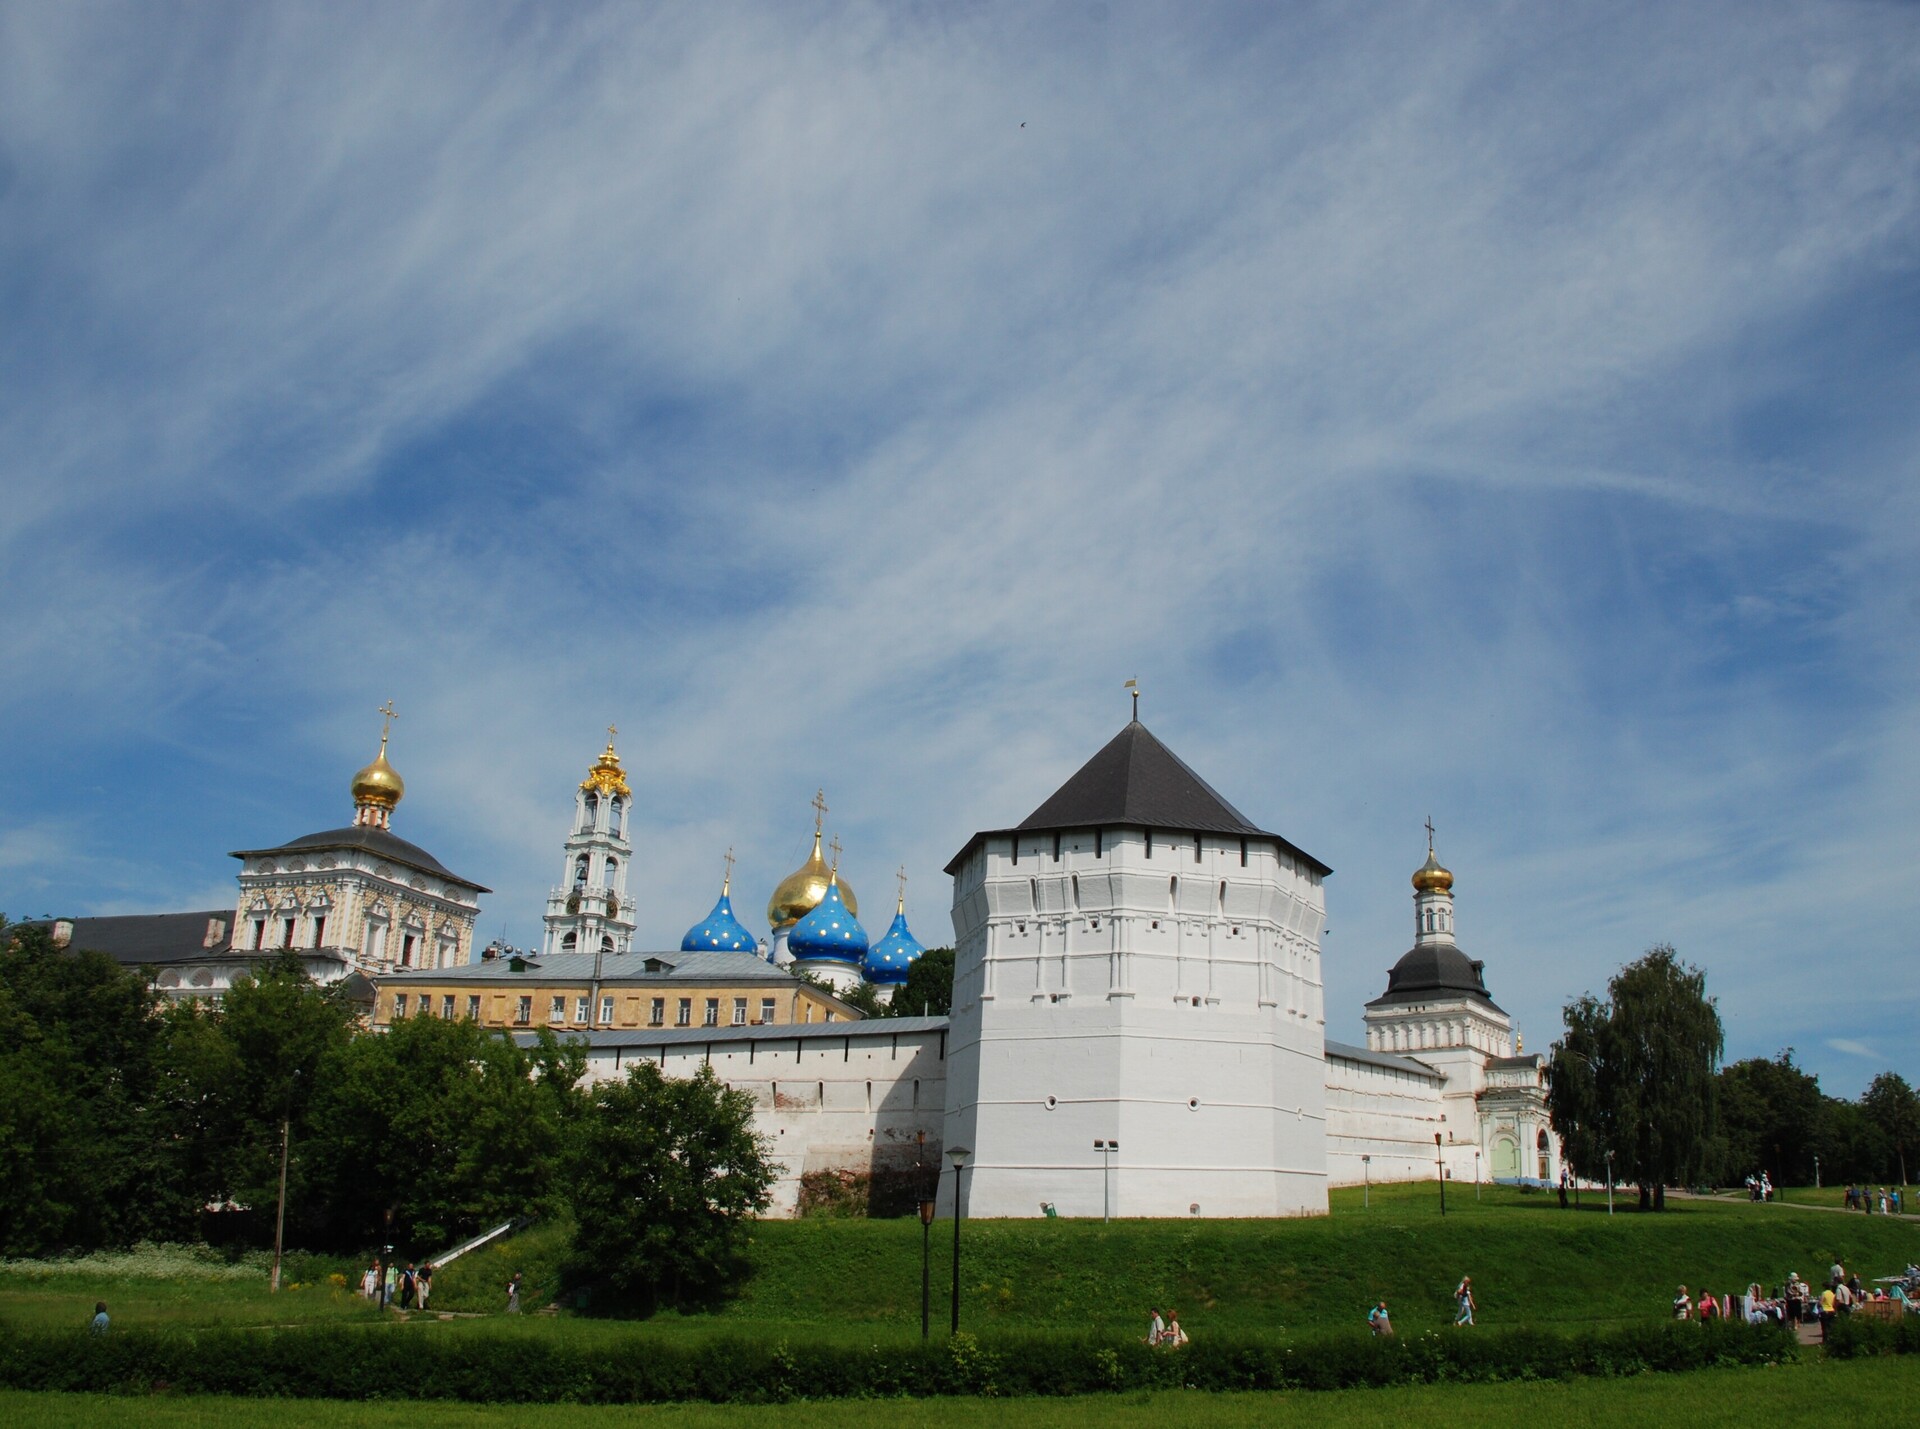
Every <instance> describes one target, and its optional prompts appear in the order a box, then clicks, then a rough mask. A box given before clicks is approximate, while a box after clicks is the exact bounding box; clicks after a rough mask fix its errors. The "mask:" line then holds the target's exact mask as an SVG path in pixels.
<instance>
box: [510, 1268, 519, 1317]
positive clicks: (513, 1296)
mask: <svg viewBox="0 0 1920 1429" xmlns="http://www.w3.org/2000/svg"><path fill="white" fill-rule="evenodd" d="M507 1313H508V1314H509V1315H518V1314H519V1313H520V1272H519V1271H517V1270H516V1271H514V1272H513V1279H511V1280H509V1281H508V1282H507Z"/></svg>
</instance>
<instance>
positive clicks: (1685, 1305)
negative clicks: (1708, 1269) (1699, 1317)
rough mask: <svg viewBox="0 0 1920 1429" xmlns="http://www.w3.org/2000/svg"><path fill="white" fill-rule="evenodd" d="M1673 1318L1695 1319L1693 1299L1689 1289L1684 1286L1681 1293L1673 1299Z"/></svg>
mask: <svg viewBox="0 0 1920 1429" xmlns="http://www.w3.org/2000/svg"><path fill="white" fill-rule="evenodd" d="M1673 1318H1674V1319H1676V1320H1691V1319H1692V1318H1693V1297H1692V1296H1691V1295H1689V1294H1687V1287H1686V1286H1684V1285H1682V1286H1681V1287H1680V1293H1679V1294H1678V1295H1676V1296H1674V1297H1673Z"/></svg>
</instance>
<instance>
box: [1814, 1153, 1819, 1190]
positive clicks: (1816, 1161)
mask: <svg viewBox="0 0 1920 1429" xmlns="http://www.w3.org/2000/svg"><path fill="white" fill-rule="evenodd" d="M1813 1189H1814V1190H1816V1191H1817V1190H1819V1189H1820V1158H1819V1157H1818V1156H1816V1157H1814V1158H1813Z"/></svg>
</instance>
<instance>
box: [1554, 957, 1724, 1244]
mask: <svg viewBox="0 0 1920 1429" xmlns="http://www.w3.org/2000/svg"><path fill="white" fill-rule="evenodd" d="M1607 993H1608V1001H1607V1002H1604V1003H1602V1002H1599V1001H1597V1000H1596V999H1594V998H1593V997H1592V996H1591V995H1588V996H1586V997H1582V998H1581V999H1579V1000H1578V1001H1576V1002H1574V1003H1571V1004H1569V1005H1568V1007H1567V1008H1566V1009H1565V1011H1564V1013H1563V1014H1562V1016H1563V1020H1564V1022H1565V1024H1566V1028H1567V1032H1566V1035H1565V1036H1564V1037H1563V1038H1562V1039H1561V1040H1560V1041H1559V1042H1557V1043H1555V1044H1554V1049H1553V1058H1552V1066H1553V1068H1554V1075H1553V1076H1552V1077H1551V1079H1550V1083H1549V1091H1548V1112H1549V1115H1550V1116H1551V1117H1552V1118H1553V1121H1554V1130H1555V1131H1556V1132H1557V1133H1559V1135H1560V1136H1561V1139H1562V1142H1563V1143H1569V1142H1571V1143H1572V1144H1574V1145H1577V1146H1578V1148H1579V1150H1580V1155H1581V1159H1580V1160H1579V1161H1578V1162H1576V1165H1577V1166H1578V1168H1579V1169H1580V1170H1581V1171H1582V1172H1583V1174H1586V1175H1592V1174H1593V1169H1592V1168H1593V1158H1594V1156H1595V1153H1596V1152H1597V1153H1598V1155H1599V1157H1600V1159H1601V1161H1602V1163H1604V1158H1605V1155H1606V1152H1607V1151H1608V1150H1609V1149H1610V1150H1612V1152H1613V1154H1614V1159H1613V1168H1614V1172H1615V1174H1616V1175H1620V1176H1623V1177H1624V1178H1625V1179H1628V1180H1631V1181H1634V1182H1636V1183H1637V1184H1638V1185H1639V1187H1640V1205H1641V1208H1642V1209H1653V1210H1664V1209H1665V1208H1666V1187H1667V1186H1668V1185H1670V1184H1674V1183H1677V1182H1684V1181H1688V1180H1692V1179H1694V1178H1695V1177H1697V1176H1699V1175H1700V1174H1701V1173H1702V1172H1703V1171H1704V1169H1705V1166H1706V1160H1707V1156H1708V1154H1709V1152H1710V1150H1711V1146H1712V1138H1713V1134H1714V1105H1715V1103H1714V1090H1715V1086H1714V1064H1715V1062H1717V1061H1718V1060H1719V1057H1720V1052H1721V1048H1722V1047H1723V1045H1724V1034H1723V1032H1722V1030H1721V1026H1720V1014H1719V1012H1718V1011H1717V1010H1716V1009H1715V1007H1714V1004H1713V1000H1712V999H1711V998H1709V997H1708V996H1707V995H1706V974H1705V973H1703V972H1701V971H1700V970H1699V969H1697V968H1693V967H1689V966H1688V965H1687V964H1685V963H1682V962H1681V961H1680V959H1679V955H1678V954H1677V953H1676V952H1675V951H1674V949H1673V948H1672V947H1671V946H1670V945H1667V944H1661V945H1659V946H1657V947H1654V948H1651V949H1649V950H1648V951H1647V954H1646V956H1644V957H1642V958H1640V959H1639V960H1638V961H1636V962H1632V963H1629V964H1627V966H1626V967H1624V968H1622V969H1621V970H1620V971H1619V972H1618V973H1616V974H1615V975H1614V977H1613V979H1612V980H1611V981H1610V982H1609V983H1608V984H1607ZM1563 1121H1564V1124H1563Z"/></svg>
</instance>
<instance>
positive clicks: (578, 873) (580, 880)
mask: <svg viewBox="0 0 1920 1429" xmlns="http://www.w3.org/2000/svg"><path fill="white" fill-rule="evenodd" d="M586 885H587V856H586V855H585V854H584V853H583V854H581V855H580V857H579V858H578V859H576V860H575V861H574V865H573V886H574V887H575V888H584V887H586Z"/></svg>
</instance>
